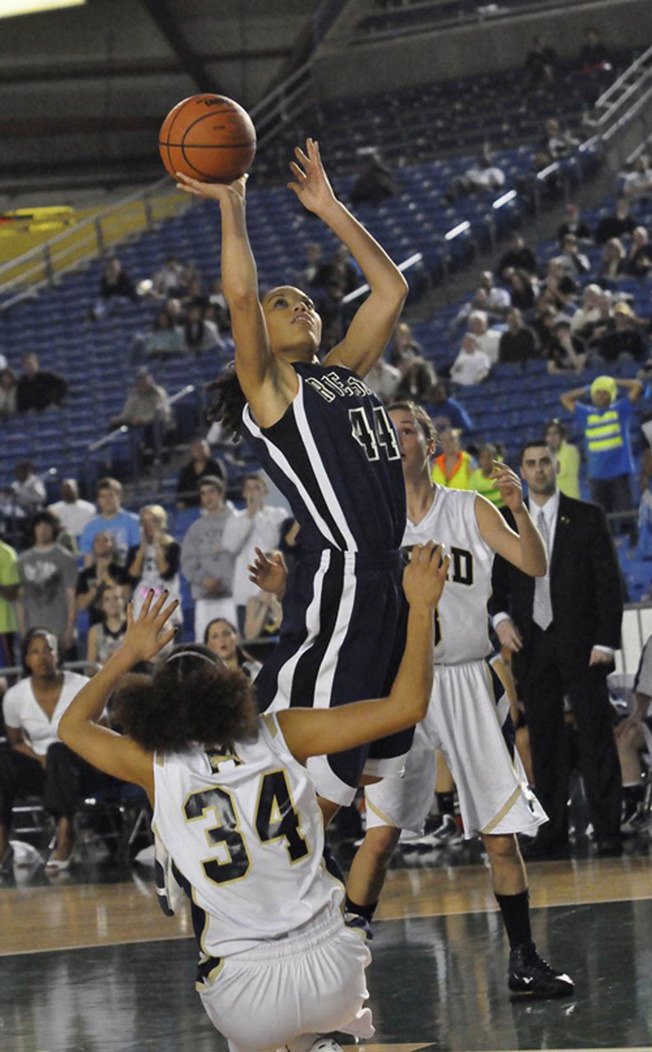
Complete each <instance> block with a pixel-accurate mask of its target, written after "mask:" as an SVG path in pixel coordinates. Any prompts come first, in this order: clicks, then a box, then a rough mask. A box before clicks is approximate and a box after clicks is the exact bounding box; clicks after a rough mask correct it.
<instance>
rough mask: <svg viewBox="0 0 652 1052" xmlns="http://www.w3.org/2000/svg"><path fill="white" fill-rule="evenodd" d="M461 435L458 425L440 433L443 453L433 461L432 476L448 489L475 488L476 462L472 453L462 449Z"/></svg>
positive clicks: (433, 479) (440, 445)
mask: <svg viewBox="0 0 652 1052" xmlns="http://www.w3.org/2000/svg"><path fill="white" fill-rule="evenodd" d="M460 436H461V432H460V430H459V428H456V427H445V428H442V430H441V431H440V432H439V433H438V436H437V437H438V439H439V448H440V449H441V453H440V454H439V456H437V457H435V459H434V461H433V463H432V470H431V478H432V481H433V482H436V483H437V484H438V485H439V486H446V487H447V488H448V489H473V486H472V485H471V473H472V471H473V468H474V463H473V460H472V459H471V454H470V453H467V452H466V450H464V449H462V443H461V441H460Z"/></svg>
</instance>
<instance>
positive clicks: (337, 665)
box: [256, 549, 413, 805]
mask: <svg viewBox="0 0 652 1052" xmlns="http://www.w3.org/2000/svg"><path fill="white" fill-rule="evenodd" d="M404 566H405V561H404V557H403V556H402V555H401V553H400V552H398V551H396V552H388V553H383V554H382V555H363V554H360V553H359V552H341V551H337V550H335V549H327V550H326V551H319V552H314V553H309V554H308V555H306V556H305V557H304V558H303V559H300V560H299V561H298V562H297V564H296V566H295V567H294V568H293V570H292V573H291V574H290V577H289V579H288V587H287V591H286V594H285V598H284V600H283V624H282V626H281V634H280V638H279V643H278V645H277V646H276V647H275V649H274V651H273V652H272V654H270V656H269V658H268V659H267V661H266V662H265V664H264V666H263V668H262V669H261V671H260V672H259V674H258V677H257V679H256V694H257V698H258V706H259V709H260V711H261V712H267V711H278V710H279V709H287V708H289V707H291V706H293V705H296V706H300V707H303V708H309V707H313V708H332V707H333V706H336V705H345V704H348V703H349V702H351V701H364V700H365V699H367V698H381V697H385V696H386V695H387V694H388V693H389V691H390V689H391V686H392V683H393V681H394V678H395V676H396V673H397V671H398V667H399V665H400V663H401V658H402V656H403V651H404V649H405V632H406V626H407V602H406V600H405V595H404V592H403V584H402V578H403V569H404ZM412 734H413V731H412V729H410V730H407V731H402V732H401V733H400V734H394V735H392V736H391V737H389V738H383V739H381V740H379V741H375V742H372V743H371V744H370V745H365V746H362V747H360V748H357V749H349V750H347V751H346V752H341V753H337V754H336V755H333V756H327V757H324V756H317V757H312V758H311V759H310V760H309V761H308V771H309V772H310V775H311V778H312V779H313V782H314V784H315V788H316V790H317V792H318V793H319V795H320V796H323V797H325V799H327V800H331V801H333V802H334V803H338V804H342V805H346V804H349V803H350V802H351V801H352V799H353V797H354V795H355V790H356V788H357V787H358V785H359V784H360V780H361V778H362V776H363V774H367V775H374V776H377V777H382V776H384V775H387V774H395V773H396V772H397V771H400V770H401V769H402V767H403V762H404V758H405V756H406V754H407V752H408V750H409V748H410V745H411V743H412Z"/></svg>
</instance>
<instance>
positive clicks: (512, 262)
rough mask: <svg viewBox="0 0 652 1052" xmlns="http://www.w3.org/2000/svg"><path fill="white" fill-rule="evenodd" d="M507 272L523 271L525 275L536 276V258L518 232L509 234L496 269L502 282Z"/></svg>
mask: <svg viewBox="0 0 652 1052" xmlns="http://www.w3.org/2000/svg"><path fill="white" fill-rule="evenodd" d="M507 270H524V271H525V272H526V273H527V274H536V273H537V270H538V267H537V258H536V256H535V254H534V252H533V251H532V249H531V248H530V246H529V245H526V243H525V239H524V238H523V235H522V234H521V233H519V231H518V230H514V231H513V232H512V233H511V234H510V236H509V240H508V242H507V248H506V250H505V251H504V252H503V254H502V256H501V257H500V259H499V261H498V266H497V267H496V271H497V273H498V276H499V277H500V278H501V279H502V280H503V281H504V280H505V271H507Z"/></svg>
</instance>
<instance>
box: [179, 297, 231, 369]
mask: <svg viewBox="0 0 652 1052" xmlns="http://www.w3.org/2000/svg"><path fill="white" fill-rule="evenodd" d="M183 344H184V346H185V350H186V351H187V353H188V354H194V355H195V356H196V357H198V356H199V355H200V354H203V353H204V351H210V350H212V349H213V348H214V347H218V346H219V347H221V346H222V341H221V339H220V334H219V332H218V329H217V325H216V324H215V322H214V321H209V320H208V319H207V318H206V317H205V311H204V308H203V307H202V306H201V304H199V303H191V304H190V305H189V307H188V310H187V312H186V320H185V323H184V326H183Z"/></svg>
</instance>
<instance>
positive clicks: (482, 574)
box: [403, 486, 494, 665]
mask: <svg viewBox="0 0 652 1052" xmlns="http://www.w3.org/2000/svg"><path fill="white" fill-rule="evenodd" d="M476 496H477V494H476V493H475V492H473V491H470V490H455V489H444V487H443V486H435V499H434V501H433V502H432V504H431V505H430V508H429V509H428V511H427V512H426V514H425V515H424V517H423V518H422V520H421V522H419V523H417V524H416V525H415V524H414V523H413V522H410V520H409V519H408V523H407V528H406V530H405V537H404V540H403V544H404V546H405V547H406V548H408V549H409V548H411V547H412V545H414V544H426V543H427V541H435V542H436V543H437V544H443V545H445V547H446V554H447V555H449V556H450V568H449V571H448V577H447V580H446V586H445V588H444V591H443V592H442V596H441V599H440V601H439V606H438V607H437V611H436V615H435V661H436V663H437V664H438V665H440V664H441V665H458V664H460V663H462V662H465V661H481V660H482V659H483V658H485V657H487V655H488V654H489V653H490V652H491V643H490V642H489V622H488V614H487V603H488V602H489V597H490V595H491V569H492V566H493V561H494V553H493V551H492V549H491V548H490V547H489V545H488V544H487V543H486V541H485V540H484V539H483V537H482V534H481V533H480V529H479V527H478V520H477V516H476V514H475V502H476Z"/></svg>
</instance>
